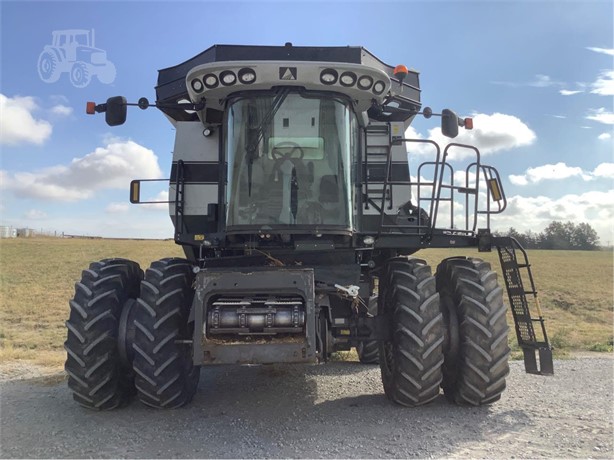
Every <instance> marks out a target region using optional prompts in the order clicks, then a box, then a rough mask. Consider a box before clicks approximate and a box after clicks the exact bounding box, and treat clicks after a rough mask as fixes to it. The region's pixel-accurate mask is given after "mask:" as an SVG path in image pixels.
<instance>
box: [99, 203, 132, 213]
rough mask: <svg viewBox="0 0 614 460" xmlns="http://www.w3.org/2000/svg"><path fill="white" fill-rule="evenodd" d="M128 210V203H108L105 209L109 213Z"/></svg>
mask: <svg viewBox="0 0 614 460" xmlns="http://www.w3.org/2000/svg"><path fill="white" fill-rule="evenodd" d="M129 210H130V205H129V204H128V203H109V205H108V206H107V207H106V208H105V211H106V212H108V213H110V214H125V213H127V212H128V211H129Z"/></svg>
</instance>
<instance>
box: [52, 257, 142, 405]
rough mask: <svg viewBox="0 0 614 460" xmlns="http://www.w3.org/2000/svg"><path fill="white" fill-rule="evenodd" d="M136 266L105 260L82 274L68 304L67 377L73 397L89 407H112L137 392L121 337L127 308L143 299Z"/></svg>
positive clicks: (140, 274) (129, 262) (138, 271)
mask: <svg viewBox="0 0 614 460" xmlns="http://www.w3.org/2000/svg"><path fill="white" fill-rule="evenodd" d="M142 278H143V272H142V270H141V269H140V267H139V265H138V264H137V263H136V262H132V261H130V260H126V259H104V260H101V261H100V262H93V263H92V264H90V267H89V269H87V270H84V271H83V274H82V278H81V281H79V282H78V283H77V284H76V285H75V296H74V298H73V299H72V300H70V302H69V304H70V317H69V319H68V321H67V322H66V327H67V328H68V335H67V338H66V342H65V343H64V348H65V349H66V352H67V359H66V365H65V369H66V373H67V374H68V387H69V388H70V389H71V390H72V392H73V398H74V399H75V401H77V402H78V403H79V404H81V405H82V406H85V407H87V408H89V409H96V410H107V409H114V408H116V407H118V406H119V405H121V404H123V403H125V402H127V401H128V400H129V398H130V397H131V396H132V395H133V394H134V381H133V378H132V370H131V369H130V368H129V367H127V366H126V365H125V363H123V362H122V361H121V359H120V356H119V351H118V346H117V336H118V327H119V318H120V316H121V312H122V310H123V308H124V307H125V306H126V305H127V304H128V303H129V302H132V301H133V299H135V298H136V297H138V295H139V285H140V282H141V279H142Z"/></svg>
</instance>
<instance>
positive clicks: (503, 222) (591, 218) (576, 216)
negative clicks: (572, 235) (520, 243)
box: [493, 190, 614, 244]
mask: <svg viewBox="0 0 614 460" xmlns="http://www.w3.org/2000/svg"><path fill="white" fill-rule="evenodd" d="M553 220H556V221H563V222H566V221H571V222H574V223H576V224H578V223H581V222H588V223H589V225H590V226H591V227H593V228H594V229H595V230H596V231H597V233H598V234H599V238H600V239H601V242H602V243H604V244H605V243H606V242H607V241H613V240H614V238H613V235H612V222H613V221H614V190H608V191H607V192H599V191H588V192H585V193H582V194H579V195H575V194H570V195H565V196H562V197H560V198H549V197H545V196H536V197H525V196H518V195H516V196H512V197H509V198H508V206H507V209H506V210H505V212H504V213H502V214H500V215H497V216H495V217H493V224H494V225H493V227H494V228H496V229H499V230H505V229H508V228H509V227H514V228H516V229H517V230H519V231H520V232H526V231H527V230H531V231H533V232H539V231H541V229H544V228H545V227H546V226H547V225H548V224H549V223H550V222H552V221H553Z"/></svg>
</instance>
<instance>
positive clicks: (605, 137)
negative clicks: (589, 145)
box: [597, 133, 612, 141]
mask: <svg viewBox="0 0 614 460" xmlns="http://www.w3.org/2000/svg"><path fill="white" fill-rule="evenodd" d="M611 138H612V135H611V134H610V133H601V134H600V135H599V136H597V139H599V140H600V141H606V140H608V139H611Z"/></svg>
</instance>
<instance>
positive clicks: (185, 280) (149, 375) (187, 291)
mask: <svg viewBox="0 0 614 460" xmlns="http://www.w3.org/2000/svg"><path fill="white" fill-rule="evenodd" d="M193 279H194V273H193V271H192V265H191V264H190V263H189V262H188V261H187V260H184V259H175V258H172V259H162V260H159V261H157V262H154V263H153V264H152V265H151V267H150V268H149V269H148V270H147V271H146V272H145V279H144V280H143V282H142V283H141V297H140V298H139V299H138V300H137V304H136V305H135V312H134V326H135V335H134V344H133V352H134V360H133V362H132V367H133V369H134V372H135V384H136V389H137V393H138V397H139V399H140V400H141V402H142V403H143V404H146V405H148V406H151V407H154V408H157V409H173V408H176V407H180V406H183V405H184V404H187V403H188V402H190V401H191V400H192V398H193V396H194V393H196V389H197V387H198V380H199V377H200V369H199V368H198V367H195V366H194V365H193V362H192V353H191V347H190V346H189V345H187V344H185V343H177V341H178V340H190V339H192V331H193V328H192V323H189V322H188V317H189V312H190V307H191V304H192V299H193V297H194V290H193V289H192V281H193Z"/></svg>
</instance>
